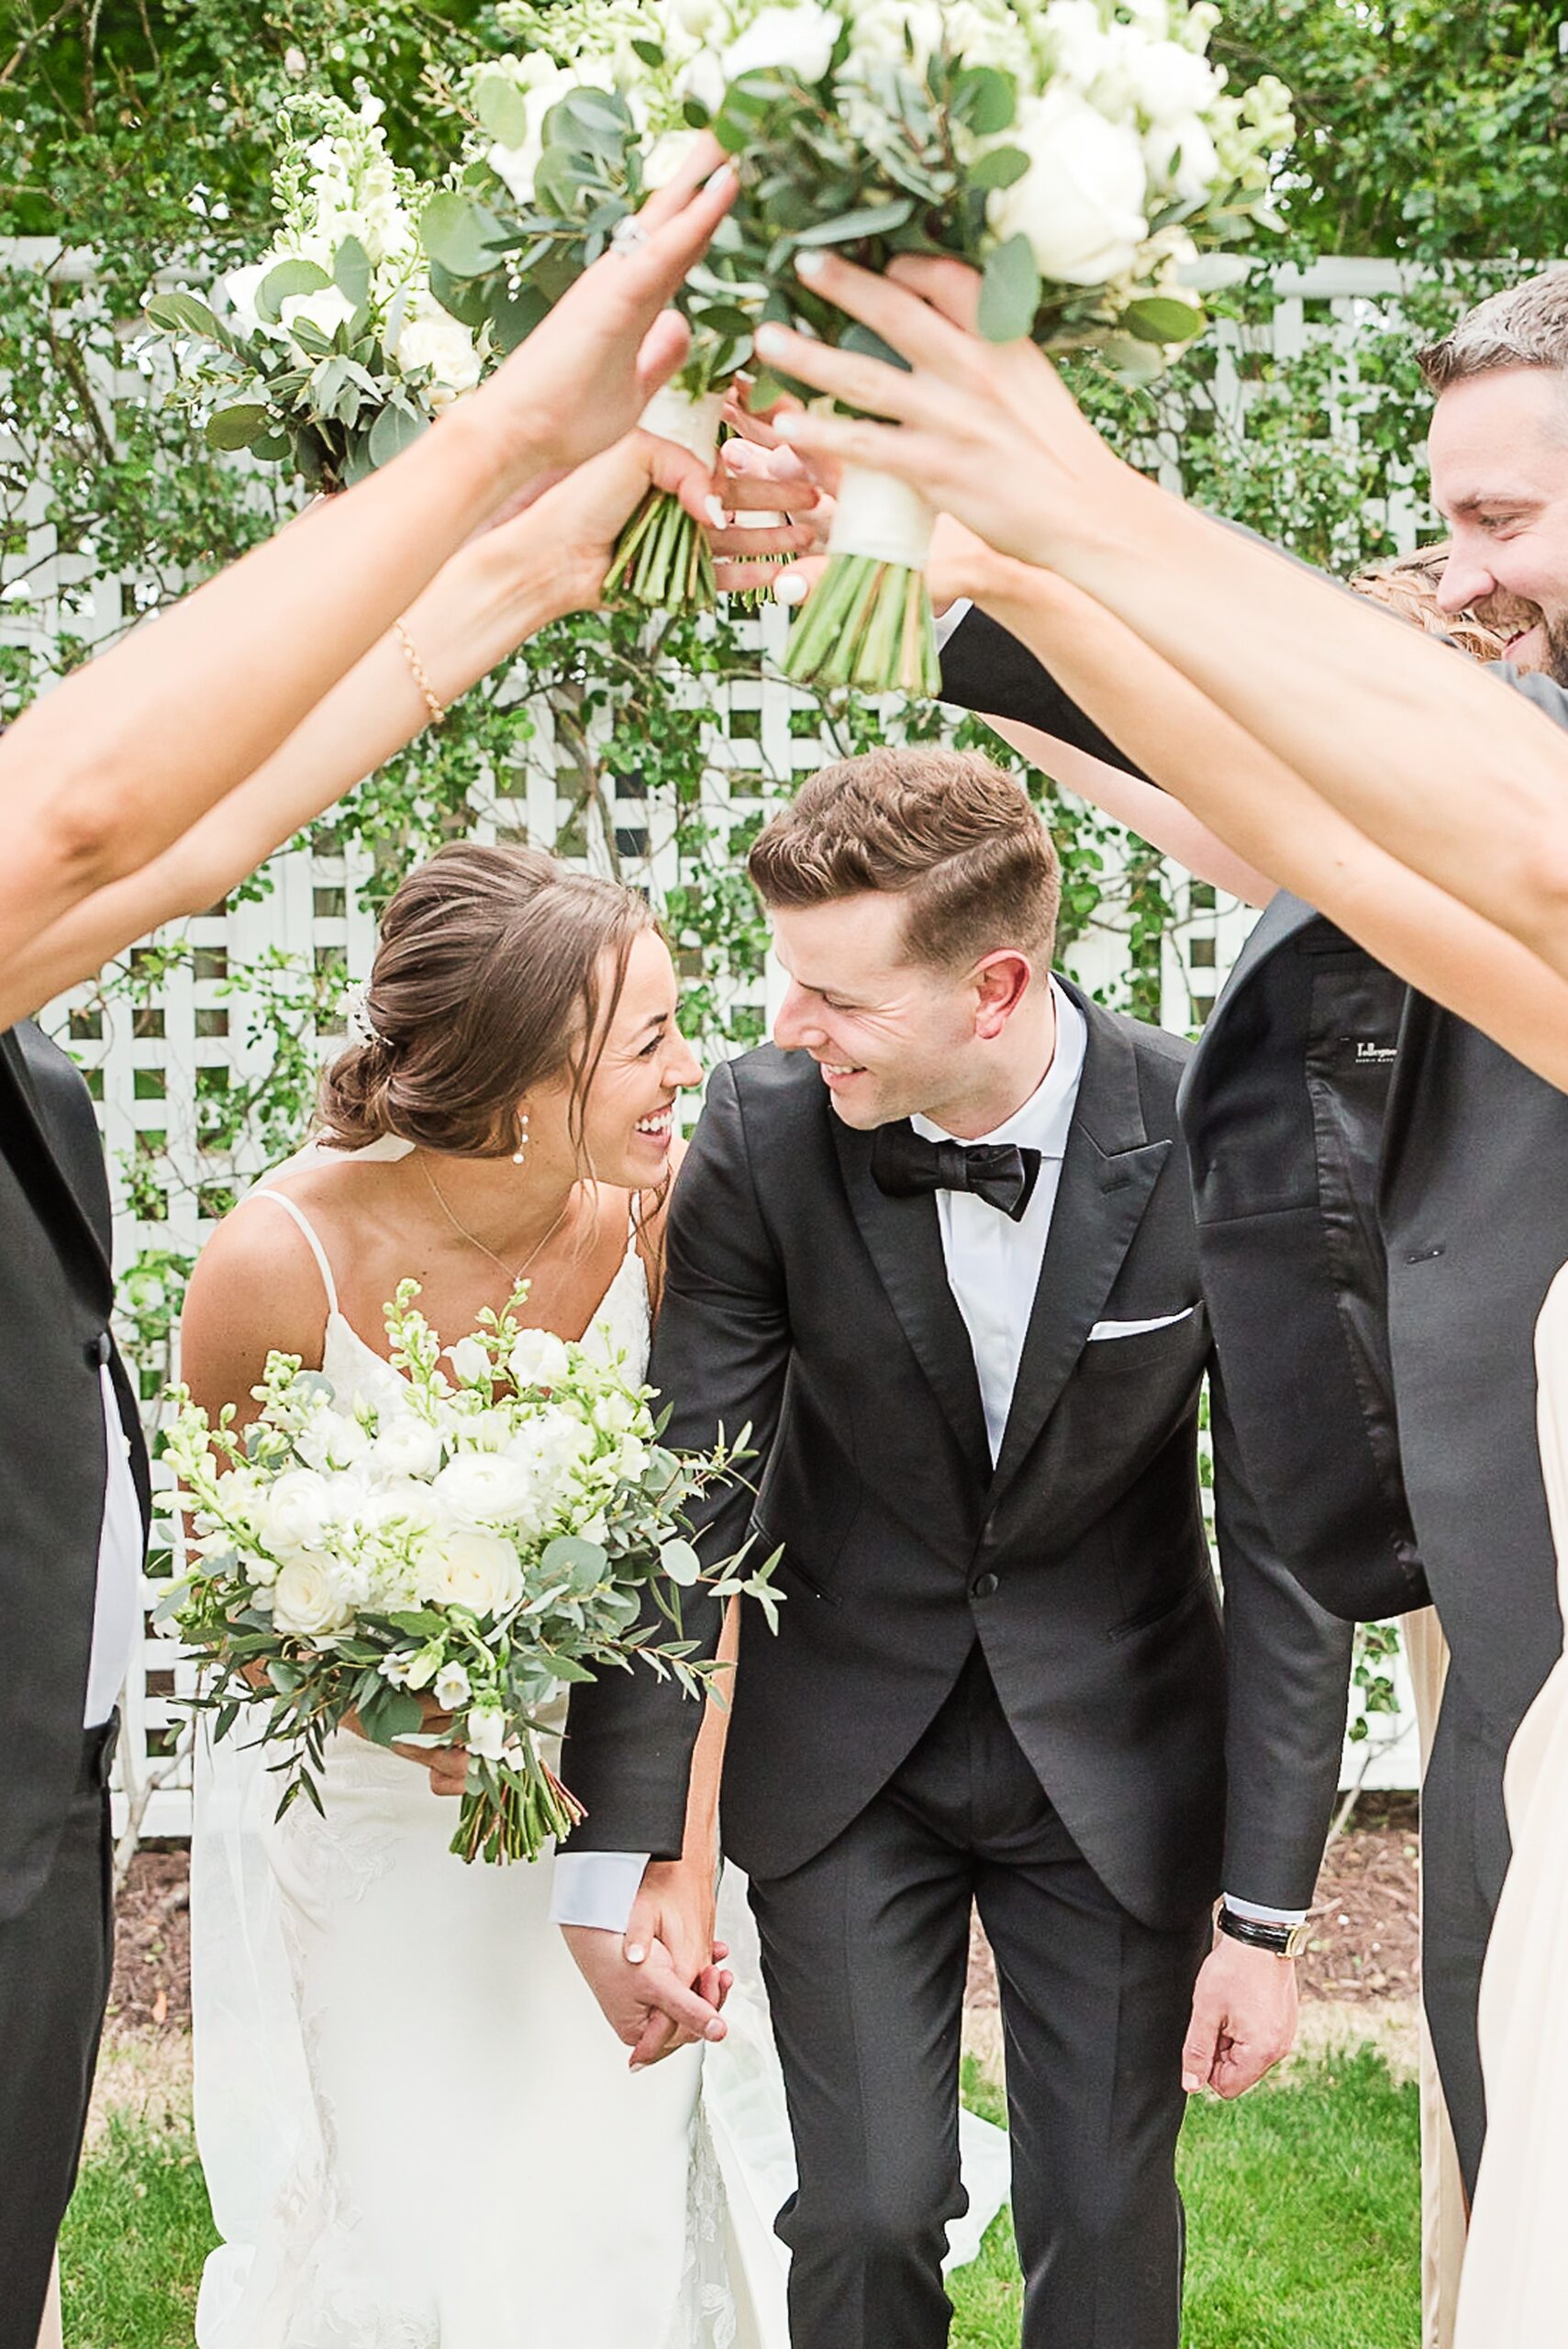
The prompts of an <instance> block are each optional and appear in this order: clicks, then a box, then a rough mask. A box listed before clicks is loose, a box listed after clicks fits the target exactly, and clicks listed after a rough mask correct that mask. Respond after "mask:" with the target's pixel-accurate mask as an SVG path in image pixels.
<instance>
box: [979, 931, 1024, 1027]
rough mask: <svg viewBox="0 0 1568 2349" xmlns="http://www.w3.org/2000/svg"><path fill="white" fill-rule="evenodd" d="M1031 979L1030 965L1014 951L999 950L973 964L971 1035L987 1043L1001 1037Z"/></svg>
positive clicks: (1008, 947) (1022, 955) (1001, 948)
mask: <svg viewBox="0 0 1568 2349" xmlns="http://www.w3.org/2000/svg"><path fill="white" fill-rule="evenodd" d="M1033 978H1034V965H1033V963H1031V962H1030V960H1029V956H1028V955H1027V954H1024V953H1020V952H1018V949H1017V948H1015V947H1010V946H1004V947H999V948H998V949H997V951H996V952H995V954H986V955H984V956H983V957H982V959H981V960H980V961H979V962H978V963H976V964H975V966H974V969H973V974H971V979H970V984H971V985H972V986H973V989H974V992H975V1013H974V1032H975V1034H976V1035H977V1036H981V1037H983V1038H984V1041H986V1042H987V1043H992V1042H994V1041H995V1039H996V1038H997V1037H998V1036H999V1035H1000V1034H1001V1033H1002V1030H1003V1029H1004V1028H1006V1024H1007V1022H1008V1020H1009V1019H1011V1018H1012V1016H1013V1014H1014V1012H1015V1011H1017V1009H1018V1006H1019V1004H1020V1003H1022V1001H1023V999H1024V997H1025V996H1026V995H1027V994H1028V993H1029V985H1030V983H1031V981H1032V980H1033Z"/></svg>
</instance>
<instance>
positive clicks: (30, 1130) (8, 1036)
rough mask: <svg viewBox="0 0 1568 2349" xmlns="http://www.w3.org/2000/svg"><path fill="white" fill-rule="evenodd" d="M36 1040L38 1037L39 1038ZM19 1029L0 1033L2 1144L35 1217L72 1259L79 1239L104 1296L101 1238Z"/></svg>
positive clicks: (106, 1278) (108, 1286)
mask: <svg viewBox="0 0 1568 2349" xmlns="http://www.w3.org/2000/svg"><path fill="white" fill-rule="evenodd" d="M40 1041H41V1039H40ZM26 1044H27V1038H26V1034H25V1032H24V1030H21V1029H16V1028H8V1029H6V1030H3V1031H0V1126H3V1127H4V1146H5V1150H6V1156H7V1158H9V1160H10V1162H11V1164H12V1166H13V1168H14V1170H15V1172H16V1175H17V1180H18V1181H19V1182H21V1183H22V1184H23V1185H24V1186H25V1187H26V1189H27V1190H28V1193H29V1194H30V1195H31V1197H32V1200H33V1204H34V1208H35V1210H36V1212H37V1213H38V1215H39V1217H40V1218H41V1219H43V1220H44V1221H45V1223H46V1224H47V1225H48V1226H49V1227H50V1229H52V1230H54V1231H55V1232H56V1233H57V1234H58V1235H59V1239H60V1244H61V1252H62V1253H63V1254H64V1255H65V1256H66V1259H67V1261H68V1262H69V1261H72V1256H73V1252H74V1250H75V1249H76V1247H77V1245H78V1243H79V1242H80V1241H85V1243H86V1248H87V1251H88V1256H87V1265H88V1268H89V1269H90V1274H91V1277H92V1281H93V1285H94V1286H95V1287H97V1288H99V1289H100V1290H102V1291H104V1292H105V1293H106V1298H107V1295H108V1293H109V1292H111V1290H112V1281H113V1276H112V1275H111V1273H110V1269H109V1260H108V1257H107V1255H106V1253H105V1250H104V1242H103V1240H102V1237H101V1236H100V1234H99V1233H98V1231H97V1230H95V1226H94V1223H93V1219H92V1217H91V1216H90V1214H89V1213H88V1210H87V1208H86V1205H85V1203H84V1201H83V1198H82V1197H81V1194H80V1192H79V1191H78V1189H77V1186H76V1185H75V1183H74V1182H73V1181H72V1177H71V1174H70V1171H69V1169H68V1167H67V1165H66V1164H65V1163H64V1161H63V1160H62V1159H61V1155H60V1152H59V1151H58V1150H57V1149H56V1147H55V1144H54V1141H53V1139H52V1138H51V1133H50V1119H49V1115H48V1112H47V1109H46V1107H45V1104H44V1102H43V1100H42V1099H41V1098H40V1096H39V1086H38V1084H37V1081H36V1079H35V1076H34V1073H33V1071H32V1069H31V1068H30V1066H29V1065H28V1052H27V1049H26ZM104 1309H105V1312H107V1310H108V1304H107V1301H106V1303H105V1308H104Z"/></svg>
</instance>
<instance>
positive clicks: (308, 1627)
mask: <svg viewBox="0 0 1568 2349" xmlns="http://www.w3.org/2000/svg"><path fill="white" fill-rule="evenodd" d="M272 1620H273V1622H274V1623H275V1624H276V1625H277V1627H278V1629H279V1631H287V1632H291V1633H293V1634H294V1636H295V1638H297V1639H302V1640H313V1639H319V1638H320V1637H321V1636H322V1634H323V1633H324V1632H327V1631H341V1630H342V1628H343V1626H344V1624H345V1623H347V1622H348V1621H349V1620H350V1618H349V1610H348V1609H347V1608H346V1607H345V1606H344V1605H343V1602H342V1600H341V1599H340V1598H339V1596H338V1594H337V1591H336V1590H335V1589H334V1587H333V1582H332V1575H331V1566H330V1562H329V1561H328V1560H327V1559H325V1558H311V1557H303V1558H290V1559H289V1561H288V1563H287V1564H286V1565H283V1566H280V1567H279V1569H278V1576H277V1580H276V1581H275V1582H274V1583H273V1585H272Z"/></svg>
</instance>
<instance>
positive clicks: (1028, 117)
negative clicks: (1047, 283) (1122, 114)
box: [987, 88, 1149, 285]
mask: <svg viewBox="0 0 1568 2349" xmlns="http://www.w3.org/2000/svg"><path fill="white" fill-rule="evenodd" d="M1009 136H1010V140H1011V143H1013V144H1015V145H1017V146H1018V147H1021V148H1022V149H1023V150H1025V152H1026V153H1027V154H1028V156H1029V170H1028V171H1027V172H1026V173H1024V176H1023V177H1022V179H1020V180H1018V182H1017V183H1016V184H1014V185H1013V186H1012V187H1007V188H997V189H995V190H994V191H993V193H992V195H991V200H990V205H989V207H988V213H987V217H988V218H989V221H990V225H991V228H992V229H993V230H994V231H995V235H996V236H997V237H998V238H1000V239H1002V240H1003V241H1004V242H1005V241H1006V239H1008V238H1009V237H1015V236H1023V237H1027V238H1028V239H1029V249H1030V250H1031V251H1032V252H1033V254H1034V257H1035V259H1036V261H1037V262H1039V263H1040V273H1041V275H1042V276H1044V277H1046V278H1048V279H1052V280H1054V281H1055V282H1056V283H1057V284H1062V285H1103V284H1106V283H1108V282H1110V281H1111V280H1113V279H1115V278H1118V277H1122V276H1125V275H1126V273H1127V272H1128V271H1129V269H1131V267H1132V265H1133V263H1134V262H1135V261H1136V260H1137V258H1138V249H1139V247H1140V244H1141V243H1142V241H1143V239H1144V238H1145V237H1146V236H1147V234H1148V229H1149V224H1148V222H1147V220H1146V219H1145V217H1144V215H1143V204H1144V197H1145V191H1146V188H1147V185H1148V176H1147V173H1146V170H1145V166H1144V161H1143V150H1142V148H1141V146H1140V143H1139V139H1138V136H1137V133H1136V132H1134V131H1131V130H1127V129H1123V128H1120V127H1119V126H1118V125H1117V124H1116V123H1110V122H1106V119H1105V117H1104V116H1103V115H1098V114H1096V113H1095V109H1094V107H1093V106H1088V105H1086V104H1085V103H1084V100H1083V99H1082V98H1080V97H1075V96H1074V95H1073V93H1072V92H1071V91H1070V90H1064V89H1060V88H1058V89H1052V90H1049V91H1048V92H1047V93H1046V95H1045V96H1044V97H1043V98H1032V99H1026V100H1025V102H1024V104H1023V105H1022V106H1020V107H1019V109H1018V123H1017V125H1016V127H1015V128H1014V130H1013V131H1012V132H1011V133H1010V134H1009Z"/></svg>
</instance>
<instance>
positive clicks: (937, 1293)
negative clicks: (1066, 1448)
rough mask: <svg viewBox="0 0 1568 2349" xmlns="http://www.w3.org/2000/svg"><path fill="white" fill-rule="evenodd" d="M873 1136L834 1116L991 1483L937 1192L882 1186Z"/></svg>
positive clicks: (961, 1430)
mask: <svg viewBox="0 0 1568 2349" xmlns="http://www.w3.org/2000/svg"><path fill="white" fill-rule="evenodd" d="M831 1114H832V1113H831V1112H829V1115H831ZM833 1141H834V1146H835V1148H836V1149H837V1151H838V1153H839V1164H840V1169H841V1171H842V1174H843V1177H844V1187H845V1189H846V1190H847V1192H848V1193H849V1199H850V1207H851V1212H852V1214H853V1216H854V1219H855V1222H856V1225H857V1227H858V1228H859V1230H860V1234H861V1237H862V1240H863V1241H865V1244H866V1247H867V1249H868V1250H869V1251H870V1253H871V1259H872V1262H873V1264H874V1265H875V1267H876V1270H877V1275H878V1277H879V1278H880V1280H881V1282H882V1285H883V1287H884V1289H885V1290H886V1291H887V1296H888V1301H889V1303H890V1304H891V1305H892V1307H893V1310H894V1311H895V1314H896V1315H897V1316H898V1320H899V1324H900V1326H901V1328H902V1329H903V1331H904V1334H905V1336H906V1338H907V1339H908V1341H909V1343H910V1345H911V1347H912V1348H913V1349H914V1352H915V1355H916V1358H917V1361H918V1362H919V1364H920V1367H921V1369H922V1370H923V1371H924V1372H925V1374H926V1378H927V1381H928V1383H929V1386H930V1387H931V1390H932V1392H933V1394H934V1395H935V1396H936V1398H937V1400H938V1402H939V1403H940V1405H941V1408H942V1411H943V1414H944V1416H945V1417H946V1419H947V1421H948V1424H949V1425H950V1426H951V1429H952V1431H953V1434H954V1435H955V1436H956V1437H957V1439H958V1442H959V1444H960V1446H961V1448H962V1452H963V1455H964V1458H965V1459H966V1460H967V1461H968V1463H969V1464H970V1466H971V1467H972V1468H973V1472H974V1475H975V1476H976V1478H977V1479H978V1480H979V1481H980V1483H981V1484H982V1485H984V1484H985V1483H986V1482H988V1480H989V1478H990V1475H991V1449H990V1445H989V1443H988V1442H987V1441H986V1435H985V1413H984V1407H983V1405H982V1403H981V1400H980V1381H979V1379H978V1378H977V1377H976V1375H975V1370H974V1352H973V1347H972V1345H971V1344H970V1339H969V1331H968V1330H967V1328H966V1327H965V1325H964V1319H963V1316H962V1313H961V1312H960V1311H959V1309H958V1303H957V1300H956V1298H955V1297H954V1296H953V1293H952V1289H951V1286H950V1284H949V1281H948V1270H947V1260H946V1258H945V1257H944V1256H943V1254H942V1235H941V1226H940V1222H939V1221H938V1218H937V1203H936V1199H935V1197H934V1196H933V1195H932V1194H931V1193H930V1192H925V1193H922V1194H920V1195H919V1196H917V1197H914V1198H906V1199H895V1198H889V1197H888V1196H887V1194H886V1193H885V1192H884V1191H882V1190H880V1189H879V1188H878V1187H877V1185H876V1183H875V1182H874V1181H873V1176H872V1172H871V1141H872V1138H871V1136H870V1134H862V1133H858V1132H856V1131H855V1130H853V1129H852V1128H851V1127H849V1126H846V1125H844V1124H843V1123H842V1122H841V1120H840V1119H838V1118H837V1117H834V1118H833Z"/></svg>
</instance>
